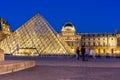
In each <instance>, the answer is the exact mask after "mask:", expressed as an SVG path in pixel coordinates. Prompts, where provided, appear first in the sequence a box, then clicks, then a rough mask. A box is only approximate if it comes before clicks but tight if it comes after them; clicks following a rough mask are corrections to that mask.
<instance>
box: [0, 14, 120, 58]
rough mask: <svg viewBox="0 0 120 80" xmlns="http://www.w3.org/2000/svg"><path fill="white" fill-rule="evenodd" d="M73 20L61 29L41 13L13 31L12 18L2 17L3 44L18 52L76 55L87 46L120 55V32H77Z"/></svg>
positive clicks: (7, 50)
mask: <svg viewBox="0 0 120 80" xmlns="http://www.w3.org/2000/svg"><path fill="white" fill-rule="evenodd" d="M75 27H77V26H74V25H73V24H72V22H66V23H65V24H64V25H63V26H61V33H57V32H56V31H55V30H54V29H53V28H52V26H51V25H50V24H49V23H48V22H47V21H46V20H45V19H44V18H43V16H41V15H40V14H39V13H38V14H36V15H35V16H33V17H32V18H31V19H30V20H28V21H27V22H26V23H24V24H23V25H22V26H20V27H19V28H18V29H17V30H15V31H14V32H12V31H11V30H10V26H9V24H8V22H7V21H6V20H5V19H3V18H0V48H1V49H3V50H4V52H5V54H11V55H16V56H42V55H75V54H76V53H75V52H76V48H77V47H79V48H81V46H83V45H84V46H85V48H88V49H89V50H95V52H96V55H102V56H105V55H110V56H113V55H114V56H119V55H120V33H119V32H118V30H116V32H115V33H76V29H75Z"/></svg>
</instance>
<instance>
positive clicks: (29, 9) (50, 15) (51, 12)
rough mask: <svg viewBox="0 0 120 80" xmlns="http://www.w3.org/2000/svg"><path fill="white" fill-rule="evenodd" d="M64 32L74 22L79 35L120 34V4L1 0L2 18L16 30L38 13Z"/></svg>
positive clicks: (106, 0) (97, 0) (100, 0)
mask: <svg viewBox="0 0 120 80" xmlns="http://www.w3.org/2000/svg"><path fill="white" fill-rule="evenodd" d="M38 12H39V13H40V14H42V16H43V17H44V18H45V19H46V20H47V21H48V22H49V23H50V24H51V25H52V27H53V28H54V29H55V30H56V31H57V32H60V31H61V28H62V25H63V24H64V23H65V22H70V21H71V22H72V23H73V24H74V25H75V26H76V30H77V32H83V33H92V32H95V33H97V32H111V33H114V31H115V29H116V28H118V29H119V30H120V1H119V0H0V16H1V17H4V18H5V19H6V20H7V21H8V22H9V23H10V25H11V29H12V30H16V29H17V28H18V27H20V26H21V25H22V24H23V23H25V22H26V21H27V20H29V19H30V18H31V17H32V16H34V15H35V14H36V13H38Z"/></svg>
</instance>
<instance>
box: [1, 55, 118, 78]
mask: <svg viewBox="0 0 120 80" xmlns="http://www.w3.org/2000/svg"><path fill="white" fill-rule="evenodd" d="M6 60H35V61H36V64H37V65H36V66H35V67H33V68H29V69H26V70H22V71H18V72H14V73H10V74H5V75H0V80H120V58H96V59H92V58H89V60H88V61H85V62H83V61H81V59H80V60H76V58H75V57H71V56H67V57H62V56H61V57H52V56H51V57H45V56H44V57H12V56H7V57H6Z"/></svg>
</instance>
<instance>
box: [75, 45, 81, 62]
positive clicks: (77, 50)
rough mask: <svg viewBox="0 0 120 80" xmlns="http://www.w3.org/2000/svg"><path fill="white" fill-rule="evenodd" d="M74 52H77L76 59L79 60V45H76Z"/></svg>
mask: <svg viewBox="0 0 120 80" xmlns="http://www.w3.org/2000/svg"><path fill="white" fill-rule="evenodd" d="M76 54H77V60H79V57H80V50H79V47H77V49H76Z"/></svg>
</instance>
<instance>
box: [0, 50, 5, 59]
mask: <svg viewBox="0 0 120 80" xmlns="http://www.w3.org/2000/svg"><path fill="white" fill-rule="evenodd" d="M0 61H4V50H3V49H0Z"/></svg>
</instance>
